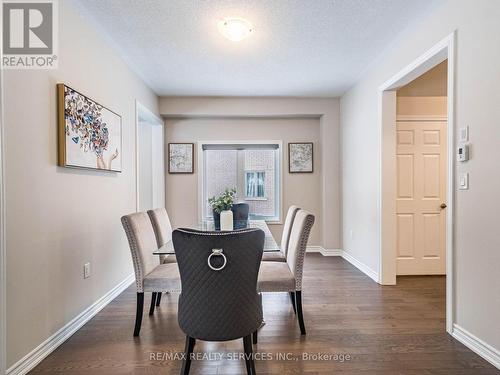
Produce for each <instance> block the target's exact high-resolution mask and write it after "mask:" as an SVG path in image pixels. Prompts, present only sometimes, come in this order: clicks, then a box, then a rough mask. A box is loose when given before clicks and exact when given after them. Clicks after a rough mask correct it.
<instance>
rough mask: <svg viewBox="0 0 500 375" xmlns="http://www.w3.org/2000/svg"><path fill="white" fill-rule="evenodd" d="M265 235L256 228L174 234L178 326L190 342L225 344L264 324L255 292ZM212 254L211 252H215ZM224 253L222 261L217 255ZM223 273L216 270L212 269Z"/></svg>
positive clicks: (182, 231)
mask: <svg viewBox="0 0 500 375" xmlns="http://www.w3.org/2000/svg"><path fill="white" fill-rule="evenodd" d="M264 237H265V234H264V232H263V231H262V230H260V229H247V230H241V231H233V232H200V231H195V230H190V229H177V230H175V231H174V232H173V235H172V239H173V243H174V248H175V254H176V257H177V264H178V266H179V272H180V275H181V285H182V292H181V294H180V296H179V312H178V319H179V326H180V328H181V329H182V330H183V331H184V333H185V334H186V335H188V336H189V337H192V338H195V339H200V340H206V341H228V340H235V339H237V338H241V337H245V336H248V335H250V334H251V333H253V332H255V331H256V330H257V329H258V328H259V327H260V325H261V324H262V300H261V296H260V295H259V294H258V293H257V277H258V274H259V268H260V262H261V259H262V251H263V248H264ZM214 249H215V250H214ZM220 249H222V254H224V257H225V258H226V265H225V267H223V265H224V258H223V257H222V256H220V255H216V254H217V252H219V251H220ZM211 254H214V255H213V256H212V257H211V258H210V264H211V266H212V267H213V268H215V269H218V268H221V267H223V268H222V269H221V270H219V271H216V270H213V269H211V268H210V266H209V262H208V258H209V256H210V255H211Z"/></svg>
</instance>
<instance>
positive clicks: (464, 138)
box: [459, 126, 469, 142]
mask: <svg viewBox="0 0 500 375" xmlns="http://www.w3.org/2000/svg"><path fill="white" fill-rule="evenodd" d="M459 134H460V136H459V138H460V140H459V141H460V142H468V141H469V127H468V126H464V127H463V128H460V132H459Z"/></svg>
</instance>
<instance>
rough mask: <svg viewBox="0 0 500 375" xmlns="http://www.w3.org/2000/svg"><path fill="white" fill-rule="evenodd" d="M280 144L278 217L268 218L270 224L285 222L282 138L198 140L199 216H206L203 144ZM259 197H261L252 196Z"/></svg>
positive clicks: (200, 218) (201, 218) (201, 217)
mask: <svg viewBox="0 0 500 375" xmlns="http://www.w3.org/2000/svg"><path fill="white" fill-rule="evenodd" d="M226 144H229V145H278V153H277V154H278V165H279V171H278V172H277V178H278V185H279V186H278V191H279V199H278V210H277V213H278V217H275V218H271V219H266V223H268V224H283V222H282V217H283V141H281V140H264V141H262V140H239V141H234V140H224V141H212V140H211V141H198V142H197V143H196V145H197V147H196V148H197V159H198V218H199V220H204V219H205V218H206V212H205V206H206V205H205V200H206V199H205V196H204V195H205V168H204V165H205V160H204V153H203V145H226ZM251 199H259V198H250V199H249V200H251Z"/></svg>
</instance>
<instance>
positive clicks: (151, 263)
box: [122, 212, 159, 293]
mask: <svg viewBox="0 0 500 375" xmlns="http://www.w3.org/2000/svg"><path fill="white" fill-rule="evenodd" d="M122 225H123V229H124V230H125V233H126V234H127V239H128V243H129V245H130V252H131V254H132V262H133V263H134V271H135V284H136V287H137V293H142V292H143V291H144V277H145V276H146V275H147V274H148V273H150V272H151V271H152V270H153V269H154V268H155V267H156V266H158V264H159V260H158V257H157V256H155V255H153V251H155V250H157V249H158V245H157V244H156V236H155V232H154V230H153V227H152V226H151V221H150V220H149V217H148V214H146V213H145V212H137V213H134V214H130V215H125V216H123V217H122Z"/></svg>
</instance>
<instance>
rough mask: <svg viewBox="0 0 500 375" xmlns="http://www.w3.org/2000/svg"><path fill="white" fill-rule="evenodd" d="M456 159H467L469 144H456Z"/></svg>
mask: <svg viewBox="0 0 500 375" xmlns="http://www.w3.org/2000/svg"><path fill="white" fill-rule="evenodd" d="M457 160H458V161H467V160H469V145H466V144H463V145H460V146H458V149H457Z"/></svg>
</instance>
